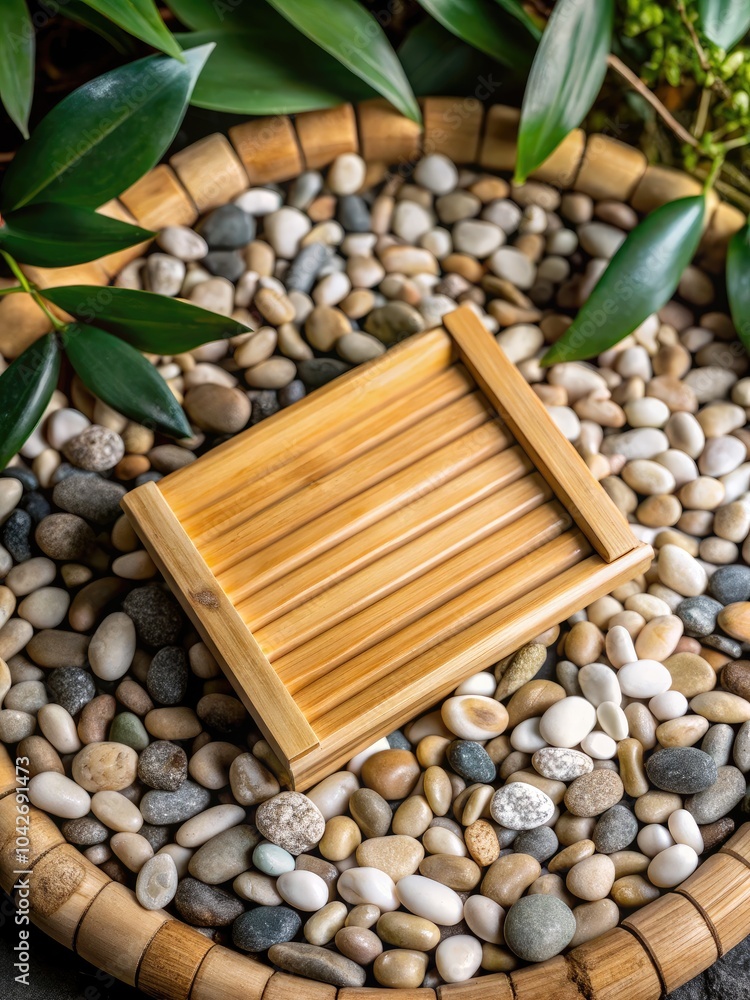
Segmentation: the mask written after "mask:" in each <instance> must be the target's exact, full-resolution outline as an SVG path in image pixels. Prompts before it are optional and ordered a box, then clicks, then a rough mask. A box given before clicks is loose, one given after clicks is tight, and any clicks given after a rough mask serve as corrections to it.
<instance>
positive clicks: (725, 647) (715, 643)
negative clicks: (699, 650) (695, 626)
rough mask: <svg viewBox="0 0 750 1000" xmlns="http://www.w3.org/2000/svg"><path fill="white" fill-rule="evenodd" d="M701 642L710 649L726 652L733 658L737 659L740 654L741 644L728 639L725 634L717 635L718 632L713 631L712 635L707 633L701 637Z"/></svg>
mask: <svg viewBox="0 0 750 1000" xmlns="http://www.w3.org/2000/svg"><path fill="white" fill-rule="evenodd" d="M701 642H702V643H703V645H704V646H708V647H709V648H710V649H718V651H719V652H720V653H726V655H727V656H731V658H732V659H733V660H739V658H740V657H741V656H742V646H741V645H740V643H739V642H735V641H734V639H730V638H729V637H728V636H726V635H719V633H717V632H714V633H713V635H707V636H705V638H703V639H701Z"/></svg>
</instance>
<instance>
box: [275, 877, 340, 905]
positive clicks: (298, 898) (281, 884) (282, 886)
mask: <svg viewBox="0 0 750 1000" xmlns="http://www.w3.org/2000/svg"><path fill="white" fill-rule="evenodd" d="M276 890H277V892H278V893H279V895H280V896H281V898H282V899H283V900H284V902H285V903H289V905H290V906H293V907H294V908H295V909H297V910H303V911H305V912H307V913H315V912H316V911H317V910H320V909H322V907H324V906H325V905H326V903H327V902H328V886H327V885H326V883H325V882H324V881H323V879H322V878H321V877H320V875H316V874H315V872H310V871H293V872H284V873H283V874H281V875H279V877H278V878H277V879H276Z"/></svg>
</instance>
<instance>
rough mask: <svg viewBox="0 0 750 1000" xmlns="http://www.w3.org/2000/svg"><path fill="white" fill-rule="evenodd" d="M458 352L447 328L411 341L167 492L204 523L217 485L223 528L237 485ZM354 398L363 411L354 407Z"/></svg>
mask: <svg viewBox="0 0 750 1000" xmlns="http://www.w3.org/2000/svg"><path fill="white" fill-rule="evenodd" d="M12 297H13V296H11V298H12ZM453 350H454V346H453V342H452V341H451V338H450V337H449V336H448V334H447V333H446V332H445V330H442V329H437V330H431V331H429V332H427V333H421V334H417V336H415V337H410V338H409V339H408V340H405V341H404V342H403V343H402V344H397V345H396V347H393V348H391V350H389V351H388V352H387V353H386V354H383V355H382V356H381V357H379V358H375V359H374V360H373V361H371V362H368V363H367V364H364V365H360V366H358V367H357V368H355V369H354V370H352V371H351V372H348V373H347V374H346V375H342V376H341V377H340V378H337V379H334V381H332V382H329V383H328V384H327V385H325V386H323V387H322V388H320V389H317V390H316V391H315V392H313V393H310V395H309V396H306V397H305V398H304V399H301V400H300V401H299V402H298V403H295V404H294V406H293V407H289V408H288V409H284V410H281V411H280V412H279V413H275V414H274V415H273V416H272V417H269V418H268V419H267V420H264V421H263V422H262V423H261V424H258V426H257V427H253V428H252V429H251V430H248V431H244V432H243V433H242V434H237V435H236V436H235V437H233V438H232V439H231V440H230V441H227V442H225V443H224V444H222V445H219V447H218V448H212V449H211V451H210V452H208V454H206V455H203V456H202V458H201V469H200V477H201V478H200V480H198V472H197V470H196V469H193V470H192V474H190V471H191V470H190V469H187V468H185V469H178V470H177V471H176V472H173V473H171V474H170V475H169V476H168V477H167V478H166V479H164V480H162V482H161V484H160V488H161V489H162V491H163V492H164V495H165V496H166V497H167V500H168V501H169V505H170V507H171V508H172V510H173V511H174V512H175V514H176V515H177V517H178V518H180V520H182V521H183V522H184V523H185V525H186V526H190V524H191V515H192V516H193V517H195V518H196V520H197V521H198V522H200V523H203V522H205V521H206V520H207V519H208V520H209V521H210V512H209V511H207V510H206V509H205V507H204V506H203V505H201V504H198V507H199V511H198V513H197V514H196V513H195V507H196V482H197V481H198V482H200V483H202V484H206V485H208V484H210V486H211V496H212V498H213V499H214V501H215V506H218V507H219V509H220V513H219V514H218V515H217V520H218V523H219V524H221V525H222V526H223V523H224V520H225V519H226V514H227V511H226V509H223V510H221V505H222V503H223V501H225V500H227V499H228V498H230V497H232V496H233V495H234V493H235V492H236V491H237V489H238V488H240V487H242V488H244V487H247V486H248V485H249V484H250V483H252V482H256V481H257V480H259V479H263V478H265V477H266V476H268V474H269V473H271V472H273V471H274V470H275V469H278V468H280V467H281V466H283V465H287V464H289V463H290V462H292V461H293V460H294V459H296V458H299V457H300V456H303V455H304V454H305V453H306V452H307V451H308V450H309V449H310V447H311V446H315V445H319V444H320V442H321V441H323V442H326V441H327V440H328V438H329V437H330V436H332V435H335V434H336V433H340V432H341V431H342V430H343V429H344V428H347V427H351V426H352V425H354V424H358V423H360V422H361V421H362V420H363V419H364V418H365V417H368V416H370V415H372V414H377V413H378V412H379V411H380V410H381V408H382V407H383V405H384V404H388V403H392V402H393V399H394V397H396V396H399V395H400V394H401V393H405V392H409V391H413V390H416V389H417V387H418V386H419V385H420V384H421V383H425V382H427V381H428V380H429V379H430V378H432V377H433V376H435V375H438V374H440V373H441V372H443V371H444V370H445V369H446V368H447V367H448V365H450V363H451V360H452V353H453ZM354 400H356V406H355V405H352V403H353V401H354ZM383 431H384V433H385V434H387V433H388V432H389V431H390V428H389V427H387V426H385V427H384V428H383ZM250 435H252V437H250ZM250 449H251V454H252V461H251V460H250V457H249V455H248V452H249V450H250ZM201 488H202V487H199V489H201ZM224 507H226V505H224ZM191 534H193V532H192V530H191Z"/></svg>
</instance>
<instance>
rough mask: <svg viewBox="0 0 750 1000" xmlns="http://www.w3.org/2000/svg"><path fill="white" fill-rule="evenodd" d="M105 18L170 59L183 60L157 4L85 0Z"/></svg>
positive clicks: (141, 0) (142, 0) (138, 0)
mask: <svg viewBox="0 0 750 1000" xmlns="http://www.w3.org/2000/svg"><path fill="white" fill-rule="evenodd" d="M83 2H84V3H85V4H86V5H87V6H88V7H91V9H92V10H94V11H96V13H97V14H101V16H102V17H104V18H106V19H107V20H109V21H112V23H113V24H116V25H117V26H118V27H120V28H123V29H124V30H125V31H127V32H128V33H129V34H131V35H134V36H135V37H136V38H140V39H141V40H142V41H144V42H146V43H147V44H148V45H153V47H154V48H155V49H158V50H159V51H160V52H164V53H165V54H166V55H168V56H173V57H174V58H176V59H182V50H181V49H180V46H179V45H178V44H177V42H176V41H175V38H174V35H173V34H172V32H171V31H170V30H169V29H168V28H167V26H166V25H165V23H164V22H163V21H162V19H161V16H160V14H159V11H158V10H157V9H156V4H155V3H154V0H83Z"/></svg>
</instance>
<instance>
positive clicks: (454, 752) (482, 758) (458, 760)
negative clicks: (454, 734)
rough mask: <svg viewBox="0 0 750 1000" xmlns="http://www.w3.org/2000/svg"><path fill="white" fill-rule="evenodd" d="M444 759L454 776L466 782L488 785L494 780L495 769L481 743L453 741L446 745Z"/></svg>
mask: <svg viewBox="0 0 750 1000" xmlns="http://www.w3.org/2000/svg"><path fill="white" fill-rule="evenodd" d="M446 757H447V759H448V763H449V764H450V766H451V768H452V769H453V770H454V771H455V772H456V774H460V775H461V777H462V778H465V779H466V781H468V782H474V781H479V782H483V783H489V782H492V781H494V780H495V775H496V773H497V769H496V767H495V764H494V763H493V761H492V758H491V757H490V755H489V754H488V753H487V751H486V750H485V749H484V747H483V746H482V745H481V743H477V742H475V741H473V740H454V741H453V742H452V743H450V744H449V745H448V748H447V750H446Z"/></svg>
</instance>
